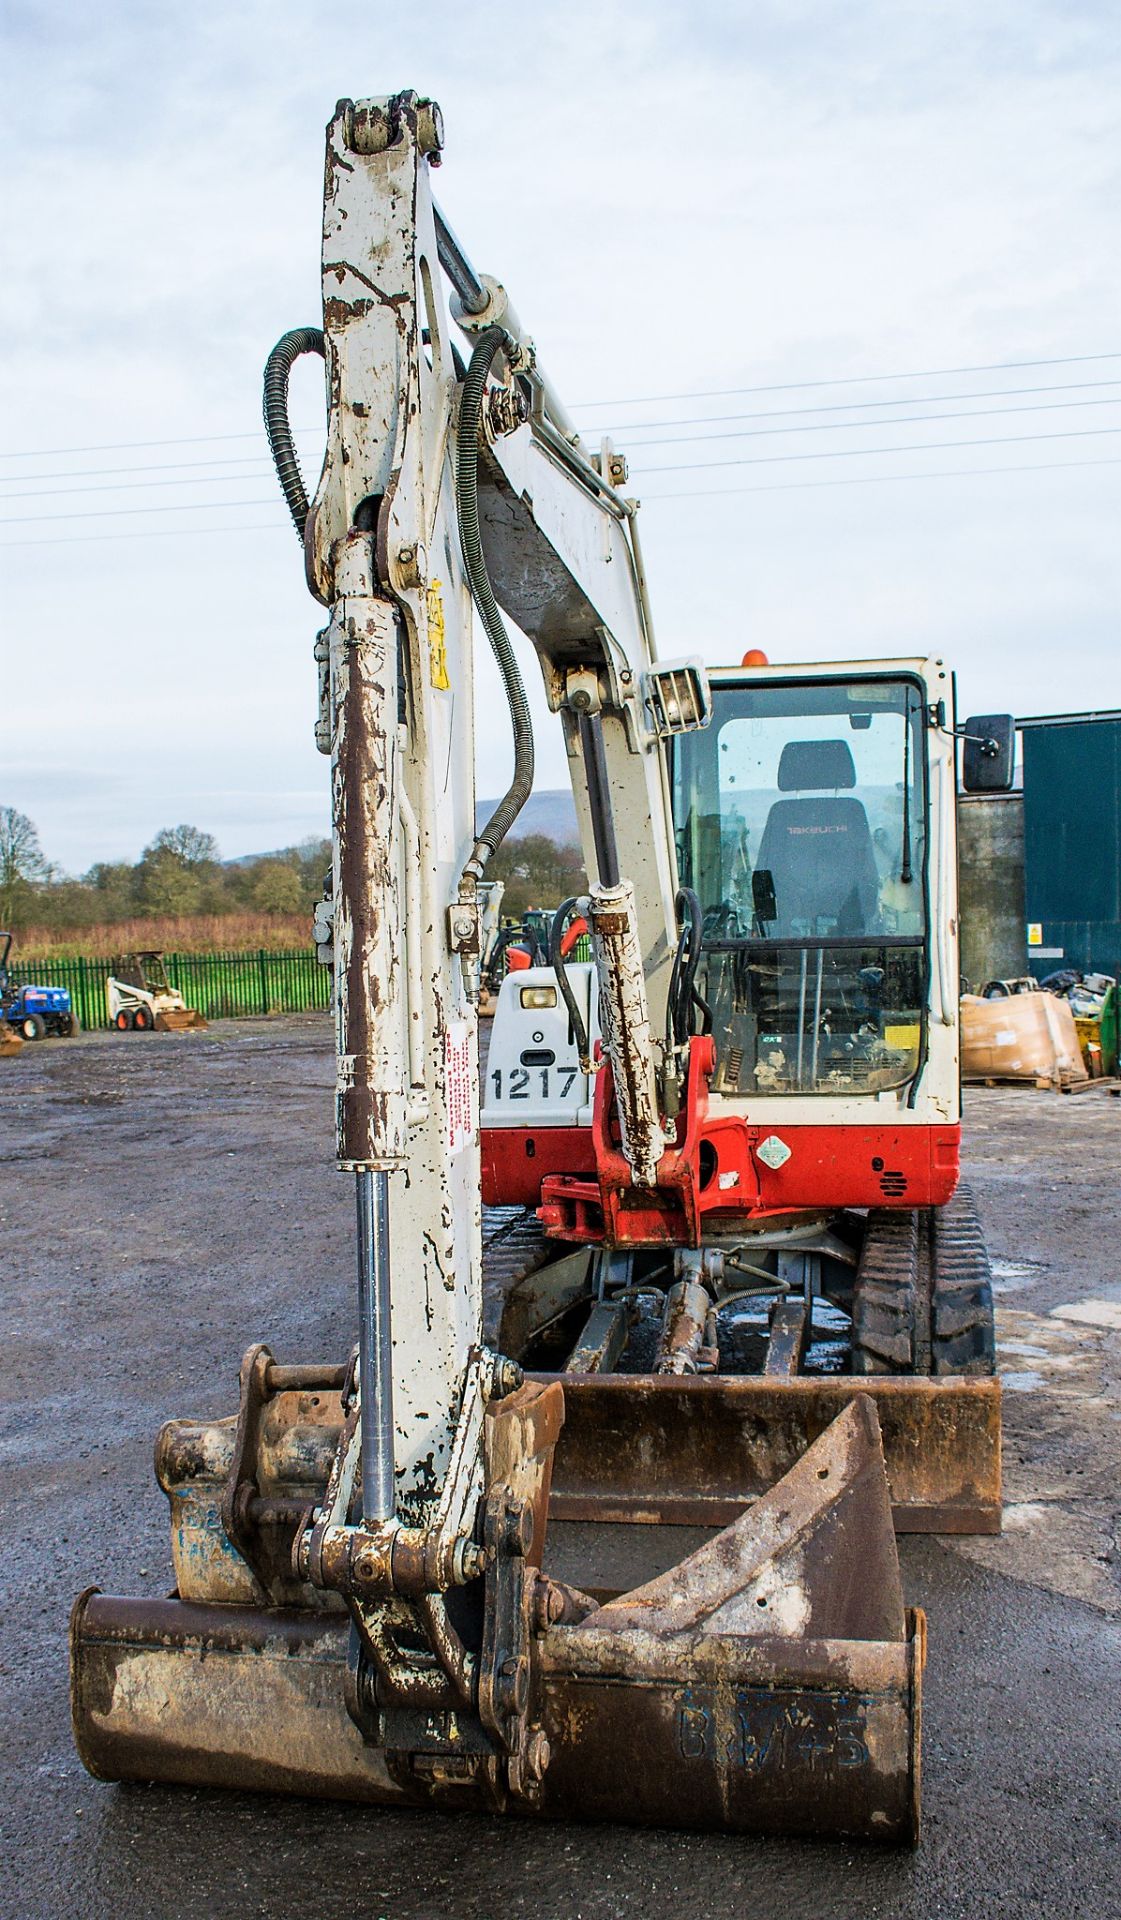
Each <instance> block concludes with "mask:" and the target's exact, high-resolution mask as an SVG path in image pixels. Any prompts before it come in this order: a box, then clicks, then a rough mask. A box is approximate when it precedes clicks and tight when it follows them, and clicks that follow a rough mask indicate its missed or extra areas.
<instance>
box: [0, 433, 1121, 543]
mask: <svg viewBox="0 0 1121 1920" xmlns="http://www.w3.org/2000/svg"><path fill="white" fill-rule="evenodd" d="M1106 433H1121V427H1071V428H1069V429H1068V430H1065V431H1063V432H1061V433H1017V434H991V435H989V436H987V437H986V438H985V439H982V440H912V441H908V442H905V443H904V444H903V445H902V446H899V447H838V448H835V449H833V450H831V451H829V452H827V453H756V454H744V455H743V456H742V457H741V458H740V459H738V460H689V461H676V462H675V463H674V464H673V465H672V466H668V467H642V468H636V469H635V471H636V472H642V473H699V472H700V471H701V470H702V469H707V468H710V467H773V466H780V465H785V464H786V462H787V461H789V460H874V459H877V458H879V457H880V456H881V455H883V454H885V453H943V452H951V451H954V450H956V449H958V448H960V447H1023V446H1027V445H1028V444H1029V443H1030V442H1032V441H1035V440H1089V439H1092V438H1096V437H1097V436H1098V435H1100V434H1106ZM129 511H132V509H129ZM144 511H146V512H155V511H158V509H155V508H146V509H144ZM71 517H73V516H71ZM77 517H78V518H80V517H81V516H80V515H79V516H77ZM0 524H2V523H0Z"/></svg>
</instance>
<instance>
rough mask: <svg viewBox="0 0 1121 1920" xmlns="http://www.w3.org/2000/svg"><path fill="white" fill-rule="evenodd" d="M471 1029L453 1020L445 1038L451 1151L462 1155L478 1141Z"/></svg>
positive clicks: (449, 1024) (460, 1021)
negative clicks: (475, 1135)
mask: <svg viewBox="0 0 1121 1920" xmlns="http://www.w3.org/2000/svg"><path fill="white" fill-rule="evenodd" d="M472 1052H473V1049H472V1046H471V1029H470V1027H469V1026H468V1024H467V1022H466V1020H449V1022H448V1030H447V1033H446V1034H445V1035H444V1085H445V1089H446V1093H447V1102H448V1152H449V1153H462V1151H463V1149H464V1147H467V1146H470V1144H471V1141H472V1140H473V1138H474V1134H475V1127H474V1113H473V1107H474V1102H473V1099H472V1091H473V1090H472V1085H471V1080H472V1067H473V1062H472V1057H471V1056H472Z"/></svg>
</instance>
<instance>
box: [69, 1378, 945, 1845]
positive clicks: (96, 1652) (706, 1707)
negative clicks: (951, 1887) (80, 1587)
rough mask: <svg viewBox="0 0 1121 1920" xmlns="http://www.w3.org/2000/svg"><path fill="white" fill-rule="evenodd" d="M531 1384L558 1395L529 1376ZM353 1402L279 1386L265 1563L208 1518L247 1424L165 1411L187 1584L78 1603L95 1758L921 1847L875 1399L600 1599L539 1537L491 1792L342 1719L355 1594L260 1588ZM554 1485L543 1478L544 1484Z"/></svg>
mask: <svg viewBox="0 0 1121 1920" xmlns="http://www.w3.org/2000/svg"><path fill="white" fill-rule="evenodd" d="M290 1371H291V1373H292V1374H293V1375H294V1374H295V1372H296V1370H290ZM326 1378H327V1376H326V1375H324V1379H326ZM540 1391H544V1392H545V1393H549V1392H552V1393H553V1394H554V1395H558V1396H559V1389H558V1388H557V1387H553V1388H551V1389H549V1388H546V1389H543V1390H542V1389H539V1388H536V1387H528V1388H527V1389H526V1390H525V1392H526V1393H537V1392H540ZM555 1404H556V1407H557V1408H558V1409H559V1405H560V1402H559V1397H558V1399H557V1400H556V1402H555ZM339 1418H340V1402H339V1395H338V1392H337V1390H335V1389H334V1388H333V1387H330V1386H328V1387H324V1386H323V1385H322V1384H320V1387H319V1389H318V1390H317V1391H315V1392H312V1391H310V1390H309V1389H308V1388H307V1387H306V1386H300V1385H297V1386H296V1387H295V1388H292V1389H286V1390H284V1391H281V1392H279V1393H277V1394H275V1395H274V1396H273V1397H272V1398H271V1399H270V1400H269V1401H268V1403H267V1405H266V1406H265V1407H264V1408H263V1410H262V1417H261V1419H260V1420H259V1421H258V1422H257V1425H256V1430H255V1457H254V1461H253V1465H252V1481H251V1484H252V1485H253V1486H254V1487H255V1488H256V1489H257V1492H256V1494H255V1495H254V1500H255V1502H256V1506H257V1514H258V1521H259V1532H258V1539H259V1541H260V1542H261V1543H262V1547H261V1556H263V1557H261V1556H257V1555H255V1556H254V1557H255V1558H256V1561H257V1566H258V1570H259V1571H258V1574H254V1573H253V1572H252V1571H251V1570H250V1567H249V1565H248V1564H247V1562H246V1561H245V1559H244V1558H243V1557H242V1556H241V1555H240V1554H239V1553H238V1551H237V1550H236V1549H235V1548H234V1546H233V1544H232V1542H231V1541H230V1539H229V1536H228V1535H227V1533H226V1532H225V1530H224V1528H223V1525H222V1522H221V1520H220V1519H219V1517H218V1516H219V1515H220V1514H221V1513H222V1511H223V1506H225V1511H226V1513H227V1515H228V1514H229V1513H230V1511H231V1506H230V1499H229V1495H230V1489H231V1487H232V1486H234V1485H235V1483H236V1482H237V1479H238V1475H239V1474H241V1475H242V1476H244V1473H245V1465H246V1463H245V1459H244V1444H245V1434H246V1431H247V1428H246V1422H245V1421H244V1419H243V1421H242V1423H241V1425H240V1427H239V1428H237V1429H235V1423H234V1422H232V1421H221V1422H213V1423H202V1422H179V1423H173V1424H172V1425H170V1426H169V1427H167V1428H165V1429H164V1432H163V1434H162V1435H161V1439H160V1443H159V1447H158V1449H157V1467H158V1471H159V1474H160V1478H161V1481H162V1482H163V1485H164V1487H165V1490H166V1491H167V1492H168V1494H169V1497H170V1501H171V1508H172V1540H173V1551H174V1558H175V1564H176V1572H177V1578H178V1593H177V1596H176V1597H174V1598H172V1599H170V1600H157V1601H151V1600H126V1599H116V1598H110V1597H107V1596H105V1595H102V1594H99V1593H97V1592H96V1590H91V1591H90V1592H88V1593H85V1594H83V1595H82V1596H81V1598H80V1599H79V1600H78V1602H77V1604H76V1606H75V1609H74V1614H73V1619H72V1625H71V1655H72V1703H73V1718H74V1729H75V1737H76V1741H77V1746H78V1751H79V1753H80V1754H81V1757H82V1759H83V1761H84V1762H85V1765H86V1766H87V1767H88V1768H89V1770H90V1771H91V1772H92V1773H94V1774H95V1775H97V1776H98V1777H99V1778H102V1779H110V1780H144V1781H153V1780H156V1781H167V1782H176V1783H190V1784H194V1785H220V1786H230V1787H240V1788H246V1789H258V1790H261V1791H270V1792H271V1791H284V1792H292V1793H300V1794H310V1795H316V1796H325V1797H329V1798H339V1799H348V1800H356V1801H365V1802H370V1803H375V1804H387V1805H391V1804H401V1803H404V1802H412V1803H414V1804H415V1803H416V1802H417V1800H418V1799H422V1800H423V1799H427V1800H429V1801H431V1802H433V1803H435V1804H448V1803H449V1802H450V1803H451V1804H454V1805H457V1806H458V1805H468V1806H476V1807H483V1808H490V1809H495V1808H498V1807H501V1808H503V1809H504V1810H507V1811H513V1812H519V1813H526V1814H538V1815H543V1816H546V1817H564V1818H574V1819H604V1820H625V1821H637V1822H640V1823H656V1824H659V1825H669V1826H679V1827H698V1828H708V1829H721V1830H727V1831H756V1830H759V1831H768V1832H782V1833H814V1834H845V1835H854V1836H863V1837H866V1838H869V1839H878V1840H885V1841H911V1842H913V1841H914V1839H915V1838H916V1836H917V1831H918V1819H919V1730H920V1695H921V1681H922V1667H923V1651H924V1635H923V1620H922V1615H921V1614H919V1613H907V1612H905V1610H904V1607H903V1601H902V1594H901V1590H900V1580H899V1568H898V1562H897V1559H896V1551H895V1542H894V1535H893V1530H892V1522H891V1510H890V1501H889V1496H888V1488H887V1481H886V1476H885V1472H884V1461H883V1451H882V1448H881V1444H880V1437H879V1423H878V1420H877V1417H876V1410H875V1405H874V1403H873V1402H872V1401H871V1400H870V1399H869V1398H868V1397H866V1396H863V1395H861V1396H858V1397H857V1398H855V1399H853V1400H852V1401H851V1403H850V1404H849V1405H848V1406H847V1407H846V1408H845V1409H844V1411H843V1412H842V1413H841V1414H840V1415H839V1416H838V1418H837V1419H836V1420H835V1421H834V1422H833V1423H832V1425H831V1426H830V1427H829V1428H828V1430H827V1431H826V1432H825V1433H824V1434H822V1435H821V1437H820V1438H819V1439H818V1440H817V1441H816V1442H815V1443H814V1444H813V1446H811V1447H810V1448H809V1449H808V1450H807V1452H806V1453H805V1454H804V1455H803V1457H802V1458H801V1460H799V1461H798V1463H797V1465H796V1466H795V1467H794V1468H793V1469H792V1470H791V1471H790V1472H789V1473H788V1474H786V1475H785V1476H784V1478H783V1479H782V1480H781V1481H780V1482H779V1483H778V1485H776V1486H775V1487H773V1488H772V1489H771V1490H770V1491H769V1492H768V1493H766V1494H764V1495H763V1496H762V1497H761V1498H760V1499H759V1500H758V1501H756V1502H755V1503H754V1505H752V1506H751V1507H749V1508H748V1509H747V1510H746V1511H745V1512H744V1513H743V1514H742V1515H741V1517H740V1518H739V1519H737V1520H736V1521H734V1522H733V1523H732V1525H730V1526H729V1527H726V1528H725V1529H724V1530H723V1531H722V1532H719V1533H716V1534H715V1535H714V1536H713V1537H712V1538H711V1539H710V1540H709V1541H708V1542H707V1543H706V1544H705V1545H703V1546H702V1547H701V1548H699V1550H698V1551H696V1552H694V1553H693V1554H691V1555H690V1556H689V1557H688V1558H687V1559H685V1560H683V1561H682V1562H681V1563H680V1565H678V1566H676V1567H673V1568H671V1569H670V1570H669V1571H668V1572H665V1573H663V1574H661V1575H660V1576H659V1577H657V1578H655V1579H654V1580H652V1581H650V1582H649V1583H647V1584H645V1585H642V1586H640V1587H638V1588H636V1589H634V1590H633V1591H631V1592H627V1593H623V1594H618V1595H612V1594H610V1593H608V1594H603V1593H602V1590H601V1591H600V1592H599V1593H597V1596H596V1597H595V1598H593V1597H591V1595H589V1594H588V1593H587V1592H586V1591H583V1590H578V1589H575V1588H573V1587H572V1586H570V1585H568V1584H562V1583H560V1582H558V1581H555V1580H553V1579H552V1577H551V1576H550V1574H549V1572H548V1564H549V1555H548V1549H547V1546H546V1551H545V1553H544V1556H543V1559H544V1569H543V1570H542V1569H540V1568H538V1567H536V1566H535V1567H534V1568H533V1569H532V1572H533V1580H534V1585H533V1588H532V1592H531V1594H530V1597H529V1599H528V1600H527V1603H526V1604H527V1606H528V1608H529V1611H530V1613H531V1615H532V1619H533V1622H534V1627H533V1632H532V1637H531V1638H530V1641H529V1658H528V1675H527V1677H526V1680H525V1682H524V1685H525V1693H526V1714H527V1720H528V1723H529V1724H531V1725H532V1727H533V1734H532V1739H531V1740H530V1741H529V1743H528V1748H527V1751H528V1753H529V1755H530V1760H531V1764H529V1765H528V1766H527V1767H526V1769H525V1772H524V1776H523V1779H522V1784H521V1789H520V1791H517V1790H516V1791H514V1792H510V1791H509V1790H507V1791H506V1792H498V1791H496V1789H495V1786H494V1783H493V1775H492V1774H491V1773H487V1772H486V1771H485V1770H483V1771H477V1772H476V1773H474V1774H470V1775H466V1776H457V1775H456V1773H455V1771H454V1766H453V1767H452V1768H451V1770H450V1772H449V1771H445V1773H443V1774H441V1772H440V1770H439V1768H434V1769H430V1771H429V1772H427V1773H423V1774H418V1773H417V1772H416V1771H415V1770H414V1771H412V1772H408V1773H406V1772H405V1771H403V1770H402V1765H401V1759H402V1756H401V1755H400V1754H397V1753H394V1752H392V1751H387V1750H386V1749H385V1748H384V1747H380V1746H379V1745H378V1744H377V1743H376V1742H375V1741H371V1740H370V1739H369V1738H368V1737H367V1738H364V1737H363V1733H362V1732H361V1731H360V1730H359V1726H358V1725H357V1724H356V1720H355V1718H353V1717H352V1711H353V1688H352V1687H350V1686H348V1643H349V1641H350V1638H351V1628H350V1621H349V1619H348V1616H347V1614H346V1612H345V1611H343V1610H342V1608H340V1607H338V1603H337V1602H336V1603H335V1610H331V1608H330V1603H325V1602H324V1599H323V1596H322V1595H320V1594H313V1593H312V1591H311V1589H309V1588H306V1587H304V1588H302V1589H301V1588H300V1587H299V1586H298V1585H297V1584H294V1583H291V1582H290V1583H289V1585H288V1586H287V1587H284V1586H283V1585H282V1586H281V1587H279V1588H278V1587H276V1586H273V1588H272V1592H273V1593H274V1594H276V1593H279V1594H280V1597H281V1598H282V1599H283V1600H284V1601H285V1603H286V1604H284V1605H281V1606H269V1605H267V1604H263V1602H264V1601H265V1600H266V1599H267V1598H268V1592H267V1589H266V1587H264V1586H262V1577H263V1578H264V1580H265V1581H266V1582H267V1581H268V1580H269V1573H268V1568H269V1565H270V1564H271V1565H272V1567H273V1568H274V1569H278V1568H283V1566H284V1564H285V1549H286V1546H287V1547H290V1541H291V1537H292V1533H293V1526H294V1523H295V1521H296V1519H297V1517H298V1516H301V1515H302V1514H304V1513H305V1512H306V1510H307V1507H308V1506H309V1504H311V1503H312V1502H314V1501H315V1500H316V1499H317V1498H319V1497H321V1495H322V1490H323V1484H324V1480H325V1477H326V1472H327V1469H328V1466H329V1462H330V1459H331V1453H332V1447H333V1444H334V1442H335V1440H336V1438H337V1432H338V1423H339ZM555 1425H556V1422H555V1420H554V1427H553V1429H552V1430H551V1431H555ZM505 1471H506V1473H507V1475H508V1478H509V1480H510V1483H511V1484H512V1481H513V1476H514V1469H511V1468H509V1467H508V1466H507V1468H506V1469H505ZM547 1483H548V1475H547V1473H546V1474H545V1476H544V1481H543V1491H542V1498H543V1499H547ZM243 1484H244V1478H243ZM491 1491H492V1492H493V1491H494V1489H493V1488H492V1489H491ZM242 1511H243V1512H244V1511H245V1509H244V1506H243V1508H242ZM590 1531H591V1534H592V1541H591V1545H590V1546H589V1548H588V1571H587V1585H588V1586H591V1587H593V1588H595V1587H596V1577H595V1576H596V1566H595V1560H596V1542H595V1533H596V1532H597V1531H598V1530H596V1529H592V1530H590ZM270 1543H271V1544H270ZM530 1552H531V1554H533V1553H536V1552H537V1546H536V1544H535V1546H534V1547H533V1548H531V1549H530ZM280 1578H281V1580H282V1581H283V1579H284V1575H283V1573H282V1574H281V1575H280ZM507 1664H509V1663H507ZM348 1698H349V1699H350V1701H351V1711H348ZM460 1737H461V1738H462V1735H461V1736H460ZM639 1753H640V1754H641V1755H642V1765H641V1766H640V1767H636V1766H635V1765H634V1757H635V1755H636V1754H639ZM458 1764H459V1765H460V1766H461V1765H462V1761H460V1762H459V1763H458ZM449 1780H450V1782H451V1784H449Z"/></svg>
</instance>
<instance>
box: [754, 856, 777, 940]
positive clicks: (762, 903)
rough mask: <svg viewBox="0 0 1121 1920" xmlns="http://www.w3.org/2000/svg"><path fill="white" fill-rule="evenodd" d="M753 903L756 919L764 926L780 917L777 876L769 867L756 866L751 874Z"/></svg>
mask: <svg viewBox="0 0 1121 1920" xmlns="http://www.w3.org/2000/svg"><path fill="white" fill-rule="evenodd" d="M751 904H752V906H753V907H754V908H755V917H756V919H757V920H759V921H760V922H761V923H762V924H763V925H764V926H765V925H767V924H768V923H769V922H770V921H772V920H777V919H778V902H777V900H776V899H775V877H774V874H773V873H772V872H771V870H770V868H769V867H756V869H755V872H754V873H753V874H752V876H751Z"/></svg>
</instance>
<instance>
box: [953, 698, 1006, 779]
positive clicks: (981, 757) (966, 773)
mask: <svg viewBox="0 0 1121 1920" xmlns="http://www.w3.org/2000/svg"><path fill="white" fill-rule="evenodd" d="M958 731H959V735H960V737H961V740H962V742H963V748H962V756H961V779H962V785H963V786H964V788H965V791H966V793H1007V792H1008V791H1009V789H1010V787H1011V785H1012V769H1013V765H1014V762H1015V756H1016V722H1015V721H1014V720H1013V718H1012V715H1011V714H1010V713H974V714H971V715H970V717H969V719H968V720H967V721H966V722H965V725H964V726H963V727H961V728H959V730H958Z"/></svg>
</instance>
